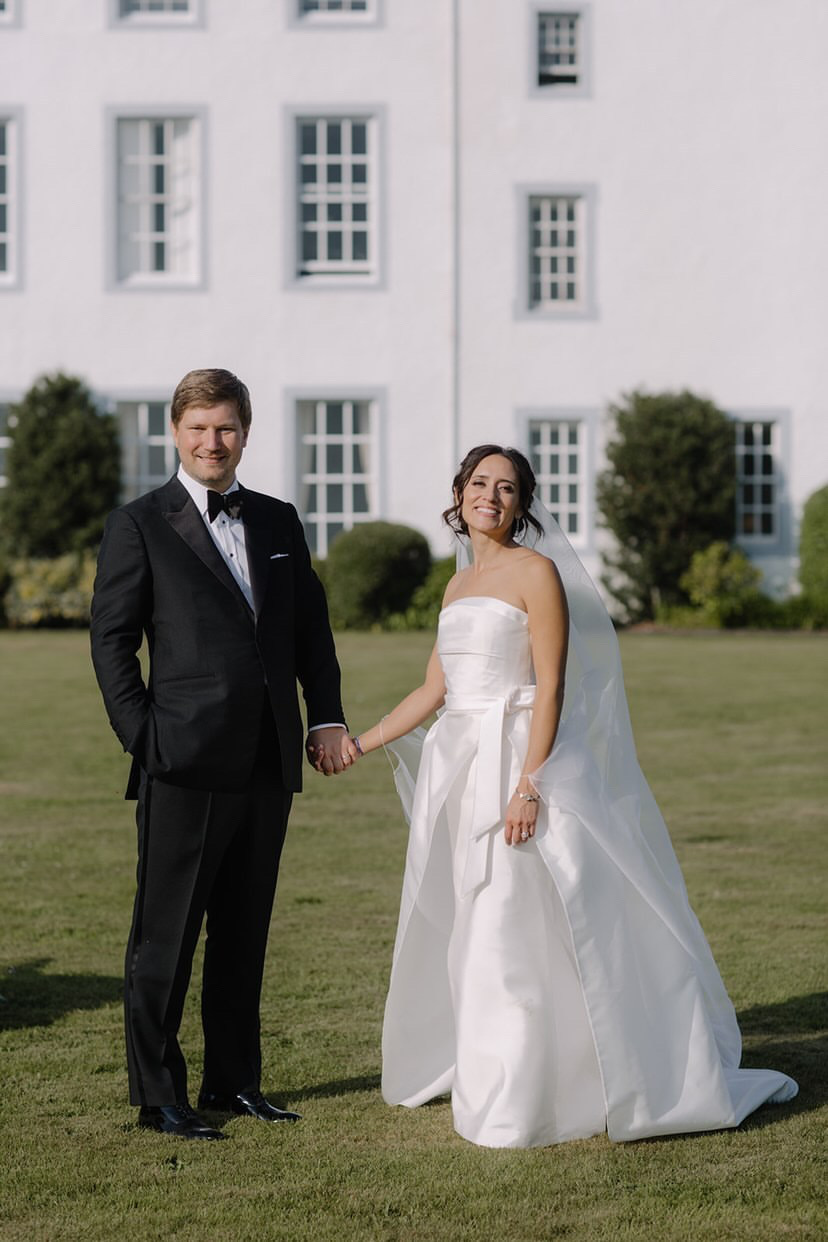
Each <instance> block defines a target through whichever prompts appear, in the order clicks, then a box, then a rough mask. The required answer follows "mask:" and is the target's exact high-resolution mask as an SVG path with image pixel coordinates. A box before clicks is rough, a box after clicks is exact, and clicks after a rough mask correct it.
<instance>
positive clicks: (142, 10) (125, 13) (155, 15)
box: [112, 0, 201, 26]
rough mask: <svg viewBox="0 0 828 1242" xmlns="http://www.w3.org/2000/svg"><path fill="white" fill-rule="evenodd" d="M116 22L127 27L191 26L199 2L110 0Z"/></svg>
mask: <svg viewBox="0 0 828 1242" xmlns="http://www.w3.org/2000/svg"><path fill="white" fill-rule="evenodd" d="M112 3H113V4H114V16H115V20H116V21H117V22H119V23H120V22H123V23H127V24H129V25H136V26H138V25H142V26H143V25H152V26H156V25H164V26H170V25H193V23H194V22H195V21H196V19H197V18H198V16H199V13H198V10H199V9H200V5H201V0H112Z"/></svg>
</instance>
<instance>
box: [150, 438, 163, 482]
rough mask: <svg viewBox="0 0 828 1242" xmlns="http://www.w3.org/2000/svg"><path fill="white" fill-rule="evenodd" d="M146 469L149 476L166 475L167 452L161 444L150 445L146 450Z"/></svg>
mask: <svg viewBox="0 0 828 1242" xmlns="http://www.w3.org/2000/svg"><path fill="white" fill-rule="evenodd" d="M147 468H148V470H149V473H150V474H155V475H159V474H166V473H167V451H166V449H165V448H164V446H163V445H161V444H151V445H150V446H149V448H148V449H147Z"/></svg>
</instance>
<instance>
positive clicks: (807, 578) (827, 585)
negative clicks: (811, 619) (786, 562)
mask: <svg viewBox="0 0 828 1242" xmlns="http://www.w3.org/2000/svg"><path fill="white" fill-rule="evenodd" d="M799 581H800V582H801V583H802V590H803V593H804V594H805V595H808V596H812V597H813V598H814V599H815V600H819V601H828V487H821V488H820V489H819V491H818V492H814V493H813V495H812V496H809V498H808V499H807V500H806V502H805V508H804V510H803V512H802V530H801V532H800V536H799Z"/></svg>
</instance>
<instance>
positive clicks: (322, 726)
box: [308, 720, 348, 733]
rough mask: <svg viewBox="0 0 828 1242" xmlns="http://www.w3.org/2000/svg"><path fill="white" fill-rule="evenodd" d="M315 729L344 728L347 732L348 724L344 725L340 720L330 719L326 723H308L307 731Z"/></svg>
mask: <svg viewBox="0 0 828 1242" xmlns="http://www.w3.org/2000/svg"><path fill="white" fill-rule="evenodd" d="M317 729H344V730H345V731H346V733H347V731H348V726H347V725H344V724H343V723H342V721H341V720H330V721H328V723H327V724H318V725H308V733H315V732H316V730H317Z"/></svg>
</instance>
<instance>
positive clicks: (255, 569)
mask: <svg viewBox="0 0 828 1242" xmlns="http://www.w3.org/2000/svg"><path fill="white" fill-rule="evenodd" d="M240 490H241V492H242V493H243V495H244V509H243V518H244V545H245V549H246V551H247V568H248V571H249V573H250V586H251V589H252V591H253V603H254V606H255V611H256V616H257V617H258V615H259V613H260V612H261V611H262V608H263V606H264V599H265V592H266V591H267V578H268V574H269V573H270V552H271V515H270V513H269V512H268V510H267V508H266V506H265V505H262V504H260V503H259V498H258V496H256V495H255V494H254V493H253V492H248V491H246V490H245V489H244V488H240Z"/></svg>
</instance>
